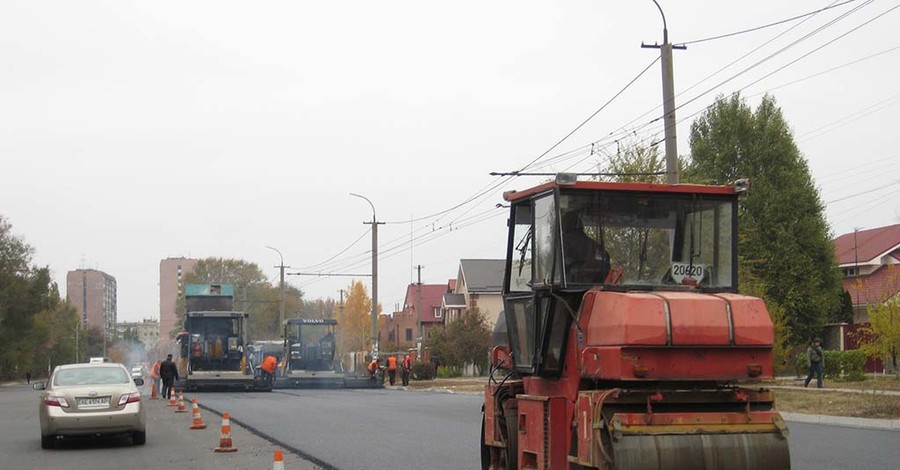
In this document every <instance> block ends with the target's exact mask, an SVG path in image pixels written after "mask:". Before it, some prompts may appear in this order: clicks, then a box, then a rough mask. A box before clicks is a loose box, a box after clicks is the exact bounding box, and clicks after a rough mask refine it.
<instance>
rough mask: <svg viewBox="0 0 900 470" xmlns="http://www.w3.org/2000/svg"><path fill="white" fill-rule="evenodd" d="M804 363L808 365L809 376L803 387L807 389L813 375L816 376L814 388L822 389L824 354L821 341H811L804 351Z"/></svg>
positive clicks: (817, 339)
mask: <svg viewBox="0 0 900 470" xmlns="http://www.w3.org/2000/svg"><path fill="white" fill-rule="evenodd" d="M806 362H807V364H808V365H809V374H807V376H806V381H805V382H803V387H804V388H805V387H809V381H810V380H812V378H813V375H815V376H816V387H818V388H822V371H823V369H824V368H825V353H824V352H823V351H822V340H821V339H819V338H816V339H814V340H813V342H812V344H811V345H810V346H809V348H807V349H806Z"/></svg>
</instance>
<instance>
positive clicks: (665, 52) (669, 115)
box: [641, 0, 687, 184]
mask: <svg viewBox="0 0 900 470" xmlns="http://www.w3.org/2000/svg"><path fill="white" fill-rule="evenodd" d="M653 3H654V4H655V5H656V8H657V9H658V10H659V14H660V16H662V21H663V43H662V44H661V45H656V44H654V45H649V44H643V43H642V44H641V47H644V48H652V49H659V56H660V62H661V65H662V83H663V124H664V132H665V137H664V140H665V142H666V147H665V148H666V183H668V184H677V183H678V138H677V136H676V135H675V78H674V72H673V71H672V49H686V48H687V47H686V46H684V45H679V46H673V45H672V44H671V43H670V42H669V28H668V26H667V25H666V14H665V13H663V9H662V7H661V6H659V2H657V1H656V0H653Z"/></svg>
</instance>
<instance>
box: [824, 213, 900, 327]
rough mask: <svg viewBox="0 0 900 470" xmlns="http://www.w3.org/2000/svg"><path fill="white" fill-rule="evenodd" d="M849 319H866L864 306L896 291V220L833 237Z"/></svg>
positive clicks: (899, 277)
mask: <svg viewBox="0 0 900 470" xmlns="http://www.w3.org/2000/svg"><path fill="white" fill-rule="evenodd" d="M834 253H835V257H836V258H837V262H838V265H839V267H840V270H841V274H842V275H843V281H842V283H843V286H844V290H846V291H847V292H848V293H849V294H850V300H851V302H852V303H853V322H854V323H868V321H869V316H868V314H867V313H866V309H867V308H868V307H869V306H870V305H875V304H880V303H882V302H885V301H887V300H889V299H891V298H893V297H894V296H896V295H897V294H898V293H900V266H898V265H900V224H896V225H889V226H887V227H879V228H874V229H869V230H856V231H853V232H850V233H845V234H843V235H841V236H839V237H837V238H836V239H835V240H834Z"/></svg>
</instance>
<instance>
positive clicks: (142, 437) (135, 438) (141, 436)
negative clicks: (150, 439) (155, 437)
mask: <svg viewBox="0 0 900 470" xmlns="http://www.w3.org/2000/svg"><path fill="white" fill-rule="evenodd" d="M146 442H147V433H146V432H145V431H134V432H133V433H131V443H132V444H134V445H136V446H142V445H144V444H145V443H146Z"/></svg>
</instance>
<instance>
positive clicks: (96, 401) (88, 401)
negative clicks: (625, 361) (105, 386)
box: [78, 397, 109, 406]
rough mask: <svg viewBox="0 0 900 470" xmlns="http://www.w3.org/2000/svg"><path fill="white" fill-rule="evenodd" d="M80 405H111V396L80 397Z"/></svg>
mask: <svg viewBox="0 0 900 470" xmlns="http://www.w3.org/2000/svg"><path fill="white" fill-rule="evenodd" d="M78 406H109V397H96V398H79V399H78Z"/></svg>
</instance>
